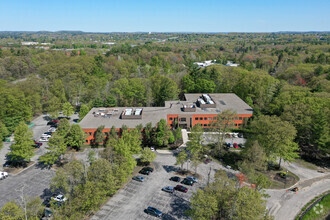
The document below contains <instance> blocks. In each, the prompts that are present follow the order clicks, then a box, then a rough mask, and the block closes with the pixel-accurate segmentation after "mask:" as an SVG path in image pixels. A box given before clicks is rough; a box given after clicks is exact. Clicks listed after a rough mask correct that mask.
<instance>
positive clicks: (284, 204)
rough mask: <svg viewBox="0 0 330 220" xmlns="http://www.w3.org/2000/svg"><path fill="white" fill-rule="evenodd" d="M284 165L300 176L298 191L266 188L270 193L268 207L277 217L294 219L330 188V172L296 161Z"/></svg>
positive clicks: (279, 219) (279, 218) (280, 219)
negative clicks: (303, 165) (300, 164)
mask: <svg viewBox="0 0 330 220" xmlns="http://www.w3.org/2000/svg"><path fill="white" fill-rule="evenodd" d="M283 167H285V168H287V169H288V170H290V171H291V172H293V173H295V174H296V175H298V176H299V178H300V181H299V182H298V183H297V184H296V185H295V186H296V187H298V188H299V191H298V192H297V193H295V192H291V191H290V190H288V191H287V190H285V189H284V190H266V193H267V194H269V195H270V197H269V198H268V199H267V208H268V209H269V212H270V214H271V215H274V216H275V219H276V220H277V219H278V220H282V219H294V218H295V216H296V215H297V214H298V213H299V212H300V210H301V209H302V208H303V207H304V206H305V205H306V204H307V203H308V202H309V201H310V200H312V199H313V198H314V197H316V196H318V195H320V194H322V193H323V192H326V191H328V190H330V173H329V172H326V173H319V172H317V171H316V170H311V169H308V168H305V167H302V166H299V165H298V164H296V163H285V164H283ZM291 188H292V187H291Z"/></svg>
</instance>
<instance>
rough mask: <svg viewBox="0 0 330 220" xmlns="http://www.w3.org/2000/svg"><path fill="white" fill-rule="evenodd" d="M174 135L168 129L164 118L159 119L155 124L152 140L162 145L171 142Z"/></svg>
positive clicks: (157, 144) (159, 145)
mask: <svg viewBox="0 0 330 220" xmlns="http://www.w3.org/2000/svg"><path fill="white" fill-rule="evenodd" d="M174 141H175V140H174V136H173V133H172V131H171V130H170V129H169V127H168V125H167V122H166V120H165V119H160V121H159V122H158V124H157V128H156V131H155V136H154V142H155V144H156V146H158V147H162V146H166V145H168V143H173V142H174Z"/></svg>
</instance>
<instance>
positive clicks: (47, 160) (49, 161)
mask: <svg viewBox="0 0 330 220" xmlns="http://www.w3.org/2000/svg"><path fill="white" fill-rule="evenodd" d="M48 145H49V147H48V148H47V149H48V150H49V151H48V152H47V153H46V154H44V155H42V156H41V157H40V158H39V160H40V162H43V163H44V164H46V165H49V166H51V165H53V164H54V163H55V162H56V160H58V158H59V157H60V156H62V155H63V154H64V153H65V151H66V147H67V145H66V143H65V140H64V137H63V136H61V135H59V134H57V133H55V134H54V135H53V136H52V137H51V138H50V139H49V143H48Z"/></svg>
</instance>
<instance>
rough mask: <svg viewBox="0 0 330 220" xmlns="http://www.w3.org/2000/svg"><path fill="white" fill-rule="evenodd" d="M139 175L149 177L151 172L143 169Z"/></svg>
mask: <svg viewBox="0 0 330 220" xmlns="http://www.w3.org/2000/svg"><path fill="white" fill-rule="evenodd" d="M139 173H141V174H143V175H149V174H150V173H151V172H150V171H148V170H144V169H142V170H140V172H139Z"/></svg>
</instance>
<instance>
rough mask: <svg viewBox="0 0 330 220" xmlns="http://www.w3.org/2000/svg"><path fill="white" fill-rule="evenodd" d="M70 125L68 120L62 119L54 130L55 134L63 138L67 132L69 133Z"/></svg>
mask: <svg viewBox="0 0 330 220" xmlns="http://www.w3.org/2000/svg"><path fill="white" fill-rule="evenodd" d="M70 128H71V125H70V122H69V120H68V119H66V118H62V119H61V120H60V121H59V123H58V127H57V129H56V134H58V135H60V136H63V137H65V136H66V135H67V134H68V132H69V131H70Z"/></svg>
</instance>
